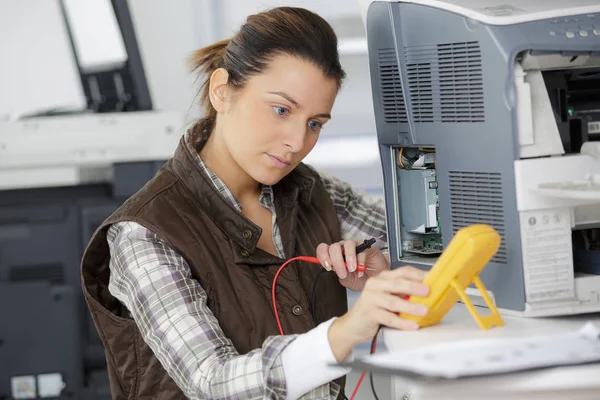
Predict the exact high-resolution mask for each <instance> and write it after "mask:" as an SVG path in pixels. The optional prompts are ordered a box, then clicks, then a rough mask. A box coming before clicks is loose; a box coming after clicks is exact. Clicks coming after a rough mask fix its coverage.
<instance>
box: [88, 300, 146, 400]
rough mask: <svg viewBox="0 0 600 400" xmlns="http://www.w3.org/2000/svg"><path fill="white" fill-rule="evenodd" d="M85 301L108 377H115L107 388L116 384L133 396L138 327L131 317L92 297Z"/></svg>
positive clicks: (136, 377) (134, 394)
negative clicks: (106, 367) (96, 333)
mask: <svg viewBox="0 0 600 400" xmlns="http://www.w3.org/2000/svg"><path fill="white" fill-rule="evenodd" d="M88 302H90V304H92V306H91V307H90V311H91V312H92V316H93V318H94V320H95V323H96V327H97V329H98V334H99V336H100V339H101V340H102V342H103V344H104V348H105V352H106V361H107V363H108V368H109V369H111V370H112V371H110V372H111V374H110V375H111V379H112V378H115V379H116V380H117V381H116V382H114V381H113V382H111V390H112V391H114V389H113V388H112V387H113V386H114V385H118V386H119V387H120V391H121V392H122V394H124V395H126V396H127V398H129V399H136V398H137V397H136V396H137V393H136V388H137V386H138V382H137V381H138V370H139V365H138V364H139V357H138V349H137V346H136V335H137V336H138V337H139V331H138V328H137V326H136V324H135V321H134V320H133V319H130V318H123V317H120V316H118V315H115V314H113V313H111V312H110V311H109V310H107V309H106V308H104V307H103V306H102V305H101V304H100V303H98V302H97V301H96V300H95V299H93V298H91V299H90V298H88ZM93 303H95V304H93ZM98 327H99V328H98ZM114 395H115V394H113V396H114Z"/></svg>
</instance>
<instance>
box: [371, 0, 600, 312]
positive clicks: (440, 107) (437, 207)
mask: <svg viewBox="0 0 600 400" xmlns="http://www.w3.org/2000/svg"><path fill="white" fill-rule="evenodd" d="M361 6H362V10H361V11H362V15H363V19H364V21H365V25H366V30H367V44H368V56H369V65H370V74H371V84H372V93H373V102H374V111H375V119H376V127H377V138H378V144H379V150H380V156H381V160H382V167H383V176H384V186H385V189H384V191H385V200H386V211H387V224H388V238H389V250H390V255H391V258H392V263H393V267H397V266H399V265H407V264H410V265H415V266H418V267H421V268H425V269H426V268H429V267H430V266H432V265H433V264H434V263H435V261H436V260H437V258H438V256H439V254H440V253H441V252H442V251H443V249H444V248H445V246H446V245H447V244H448V243H449V242H450V240H451V239H452V237H453V235H454V234H455V233H456V232H457V231H458V230H459V229H461V228H463V227H466V226H469V225H473V224H488V225H490V226H492V227H493V228H494V229H495V230H496V231H497V232H498V233H499V234H500V236H501V238H502V241H501V245H500V248H499V250H498V252H497V253H496V254H495V256H494V257H493V258H492V259H491V261H490V263H489V264H488V265H487V266H486V268H485V269H484V270H483V272H482V274H481V278H482V280H483V282H484V284H485V286H486V288H487V290H488V294H489V295H490V297H491V298H492V299H493V301H494V302H495V304H496V307H498V309H499V310H500V311H501V312H502V313H504V314H506V315H519V316H525V317H541V316H554V315H568V314H582V313H591V312H598V311H600V3H598V1H597V0H575V1H571V2H569V3H567V2H563V1H555V0H553V1H548V0H546V1H541V0H539V1H533V0H531V1H514V2H509V3H507V2H501V1H494V0H485V1H475V0H472V1H469V0H454V1H436V0H414V1H361ZM476 293H477V292H476V291H475V290H472V291H470V293H469V294H470V295H472V296H471V297H473V296H475V295H476ZM473 300H474V302H477V300H478V299H477V298H475V299H473ZM478 303H479V304H483V301H481V299H479V302H478Z"/></svg>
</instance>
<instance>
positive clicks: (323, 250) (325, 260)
mask: <svg viewBox="0 0 600 400" xmlns="http://www.w3.org/2000/svg"><path fill="white" fill-rule="evenodd" d="M317 258H318V259H319V262H321V265H322V266H323V268H325V269H326V270H327V271H331V269H332V266H331V258H330V257H329V245H328V244H326V243H321V244H319V245H318V246H317Z"/></svg>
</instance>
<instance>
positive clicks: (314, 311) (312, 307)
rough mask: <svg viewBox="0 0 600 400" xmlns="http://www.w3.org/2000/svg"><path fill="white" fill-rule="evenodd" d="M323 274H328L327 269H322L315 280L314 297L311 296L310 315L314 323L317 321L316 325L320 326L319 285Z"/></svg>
mask: <svg viewBox="0 0 600 400" xmlns="http://www.w3.org/2000/svg"><path fill="white" fill-rule="evenodd" d="M323 272H327V270H325V269H321V271H319V274H318V275H317V278H316V279H315V283H314V284H313V289H312V295H311V296H310V303H311V304H310V313H311V314H312V317H313V321H315V324H316V325H318V322H317V283H319V278H320V277H321V274H322V273H323Z"/></svg>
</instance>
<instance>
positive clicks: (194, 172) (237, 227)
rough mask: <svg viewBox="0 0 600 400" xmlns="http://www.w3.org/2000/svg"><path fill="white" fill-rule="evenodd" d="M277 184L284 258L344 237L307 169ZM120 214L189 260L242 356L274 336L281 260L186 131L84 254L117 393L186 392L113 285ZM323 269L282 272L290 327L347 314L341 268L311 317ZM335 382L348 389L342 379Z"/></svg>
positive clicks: (298, 266) (172, 395) (285, 320)
mask: <svg viewBox="0 0 600 400" xmlns="http://www.w3.org/2000/svg"><path fill="white" fill-rule="evenodd" d="M273 190H274V194H275V206H276V210H277V218H278V223H279V227H280V231H281V235H282V240H283V246H284V249H285V254H286V256H288V257H292V256H296V255H311V256H312V255H314V254H315V248H316V246H317V245H318V244H319V243H321V242H324V243H332V242H335V241H338V240H340V228H339V222H338V219H337V216H336V213H335V210H334V207H333V203H332V201H331V199H330V198H329V196H328V194H327V192H326V190H325V188H324V186H323V185H322V183H321V181H320V179H319V178H318V176H317V175H316V174H315V173H314V172H313V171H312V170H311V169H309V168H308V167H306V166H305V165H303V164H300V165H298V167H296V169H295V170H294V171H292V172H291V173H290V174H289V175H288V176H286V177H285V178H284V179H282V180H281V181H280V182H279V183H278V184H277V185H275V186H274V187H273ZM118 221H135V222H137V223H139V224H141V225H143V226H146V227H147V228H149V229H151V230H152V231H154V232H155V233H156V234H158V235H159V236H160V237H161V238H162V239H164V240H165V241H166V242H167V243H168V244H169V245H170V246H171V247H172V248H173V249H175V250H176V251H177V252H179V254H181V255H182V256H183V257H184V258H185V259H186V261H187V262H188V263H189V265H190V267H191V270H192V275H193V277H194V278H195V279H197V280H198V281H199V282H200V284H201V285H202V287H203V288H204V290H205V291H206V292H207V295H208V306H209V307H210V309H211V311H212V312H213V313H214V315H215V316H216V318H217V319H218V320H219V324H220V326H221V328H222V329H223V331H224V333H225V335H226V336H227V337H228V338H230V339H231V340H232V342H233V344H234V345H235V347H236V349H237V350H238V352H239V353H240V354H245V353H247V352H248V351H250V350H252V349H255V348H258V347H260V346H261V345H262V342H263V341H264V340H265V339H266V338H267V336H269V335H278V329H277V324H276V321H275V317H274V313H273V308H272V301H271V287H272V282H273V276H274V275H275V272H276V271H277V269H278V267H279V266H280V265H281V264H282V263H283V261H284V260H282V259H280V258H278V257H275V256H273V255H270V254H268V253H266V252H264V251H262V250H260V249H258V248H257V247H256V244H257V242H258V239H259V237H260V234H261V230H260V228H259V227H258V226H256V225H255V224H253V223H252V222H251V221H250V220H248V219H247V218H246V217H244V216H243V215H242V214H241V213H239V212H238V211H236V210H235V209H234V208H233V206H232V205H231V204H230V203H229V202H228V201H226V200H225V199H224V198H223V197H222V196H221V195H220V194H219V193H218V192H217V191H216V189H215V188H214V186H213V184H212V183H211V182H210V181H209V178H208V177H207V176H206V174H205V173H204V172H203V171H201V170H200V167H199V165H197V163H196V162H195V161H194V159H193V155H192V154H190V151H189V150H188V148H187V147H186V145H185V143H184V139H183V138H182V139H181V141H180V143H179V146H178V148H177V151H176V152H175V154H174V156H173V158H172V159H171V160H169V161H168V162H167V163H166V164H165V165H164V166H163V167H162V168H161V170H160V171H159V172H158V173H157V175H156V176H155V177H154V178H153V179H152V180H151V181H149V182H148V183H147V184H146V185H145V186H144V187H143V188H142V189H141V190H140V191H139V192H138V193H136V194H134V195H133V196H132V197H131V198H129V199H128V200H127V201H126V202H125V203H124V204H123V205H122V206H121V207H120V208H119V209H118V210H117V211H115V213H114V214H113V215H112V216H110V217H109V218H108V219H107V220H106V221H104V223H103V224H102V225H101V226H100V227H99V228H98V230H97V231H96V233H95V234H94V236H93V237H92V239H91V241H90V243H89V245H88V247H87V249H86V251H85V254H84V256H83V260H82V271H81V272H82V285H83V293H84V296H85V299H86V301H87V304H88V307H89V309H90V312H91V314H92V317H93V320H94V323H95V325H96V328H97V330H98V333H99V336H100V338H101V340H102V342H103V344H104V347H105V353H106V359H107V365H108V372H109V377H110V385H111V391H112V396H113V398H114V399H142V398H144V399H161V400H162V399H183V398H185V397H184V395H183V393H182V391H181V390H180V389H179V388H178V387H177V385H176V384H175V382H174V381H173V380H172V379H171V378H170V377H169V375H168V374H167V373H166V371H165V370H164V368H163V367H162V366H161V364H160V362H159V361H158V359H157V358H156V357H155V356H154V354H153V352H152V350H151V349H150V348H149V346H148V345H147V344H146V343H145V342H144V340H143V338H142V336H141V334H140V332H139V330H138V328H137V326H136V324H135V322H134V321H133V320H132V319H129V318H124V317H122V316H121V315H123V312H122V311H123V306H122V305H121V304H120V302H119V301H118V300H117V299H115V298H114V297H113V296H112V295H111V294H110V293H109V291H108V281H109V273H110V271H109V267H108V266H109V259H110V254H109V249H108V243H107V240H106V232H107V230H108V227H109V226H110V225H111V224H113V223H116V222H118ZM319 271H320V267H319V266H317V265H312V264H308V263H300V262H296V263H292V264H290V265H289V266H288V267H286V268H285V269H284V270H283V272H282V273H281V274H280V276H279V278H278V281H277V289H276V290H277V304H278V308H279V315H280V318H281V323H282V326H283V329H284V332H285V333H286V334H292V333H303V332H306V331H308V330H310V329H311V328H313V327H315V326H316V324H318V323H319V322H322V321H325V320H327V319H329V318H331V317H334V316H340V315H342V314H343V313H345V312H346V310H347V300H346V290H345V288H343V287H342V286H341V285H340V284H339V282H338V281H337V279H336V277H335V274H333V273H325V274H322V275H323V276H321V278H320V279H319V284H318V286H317V296H316V297H317V307H316V310H317V312H316V315H317V321H313V318H312V316H311V313H310V306H311V304H310V297H311V293H312V288H313V284H314V282H315V279H316V277H317V274H318V273H319ZM337 382H338V383H339V384H341V386H342V392H343V387H344V379H343V378H342V379H340V380H338V381H337ZM341 396H342V394H340V397H341Z"/></svg>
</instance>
